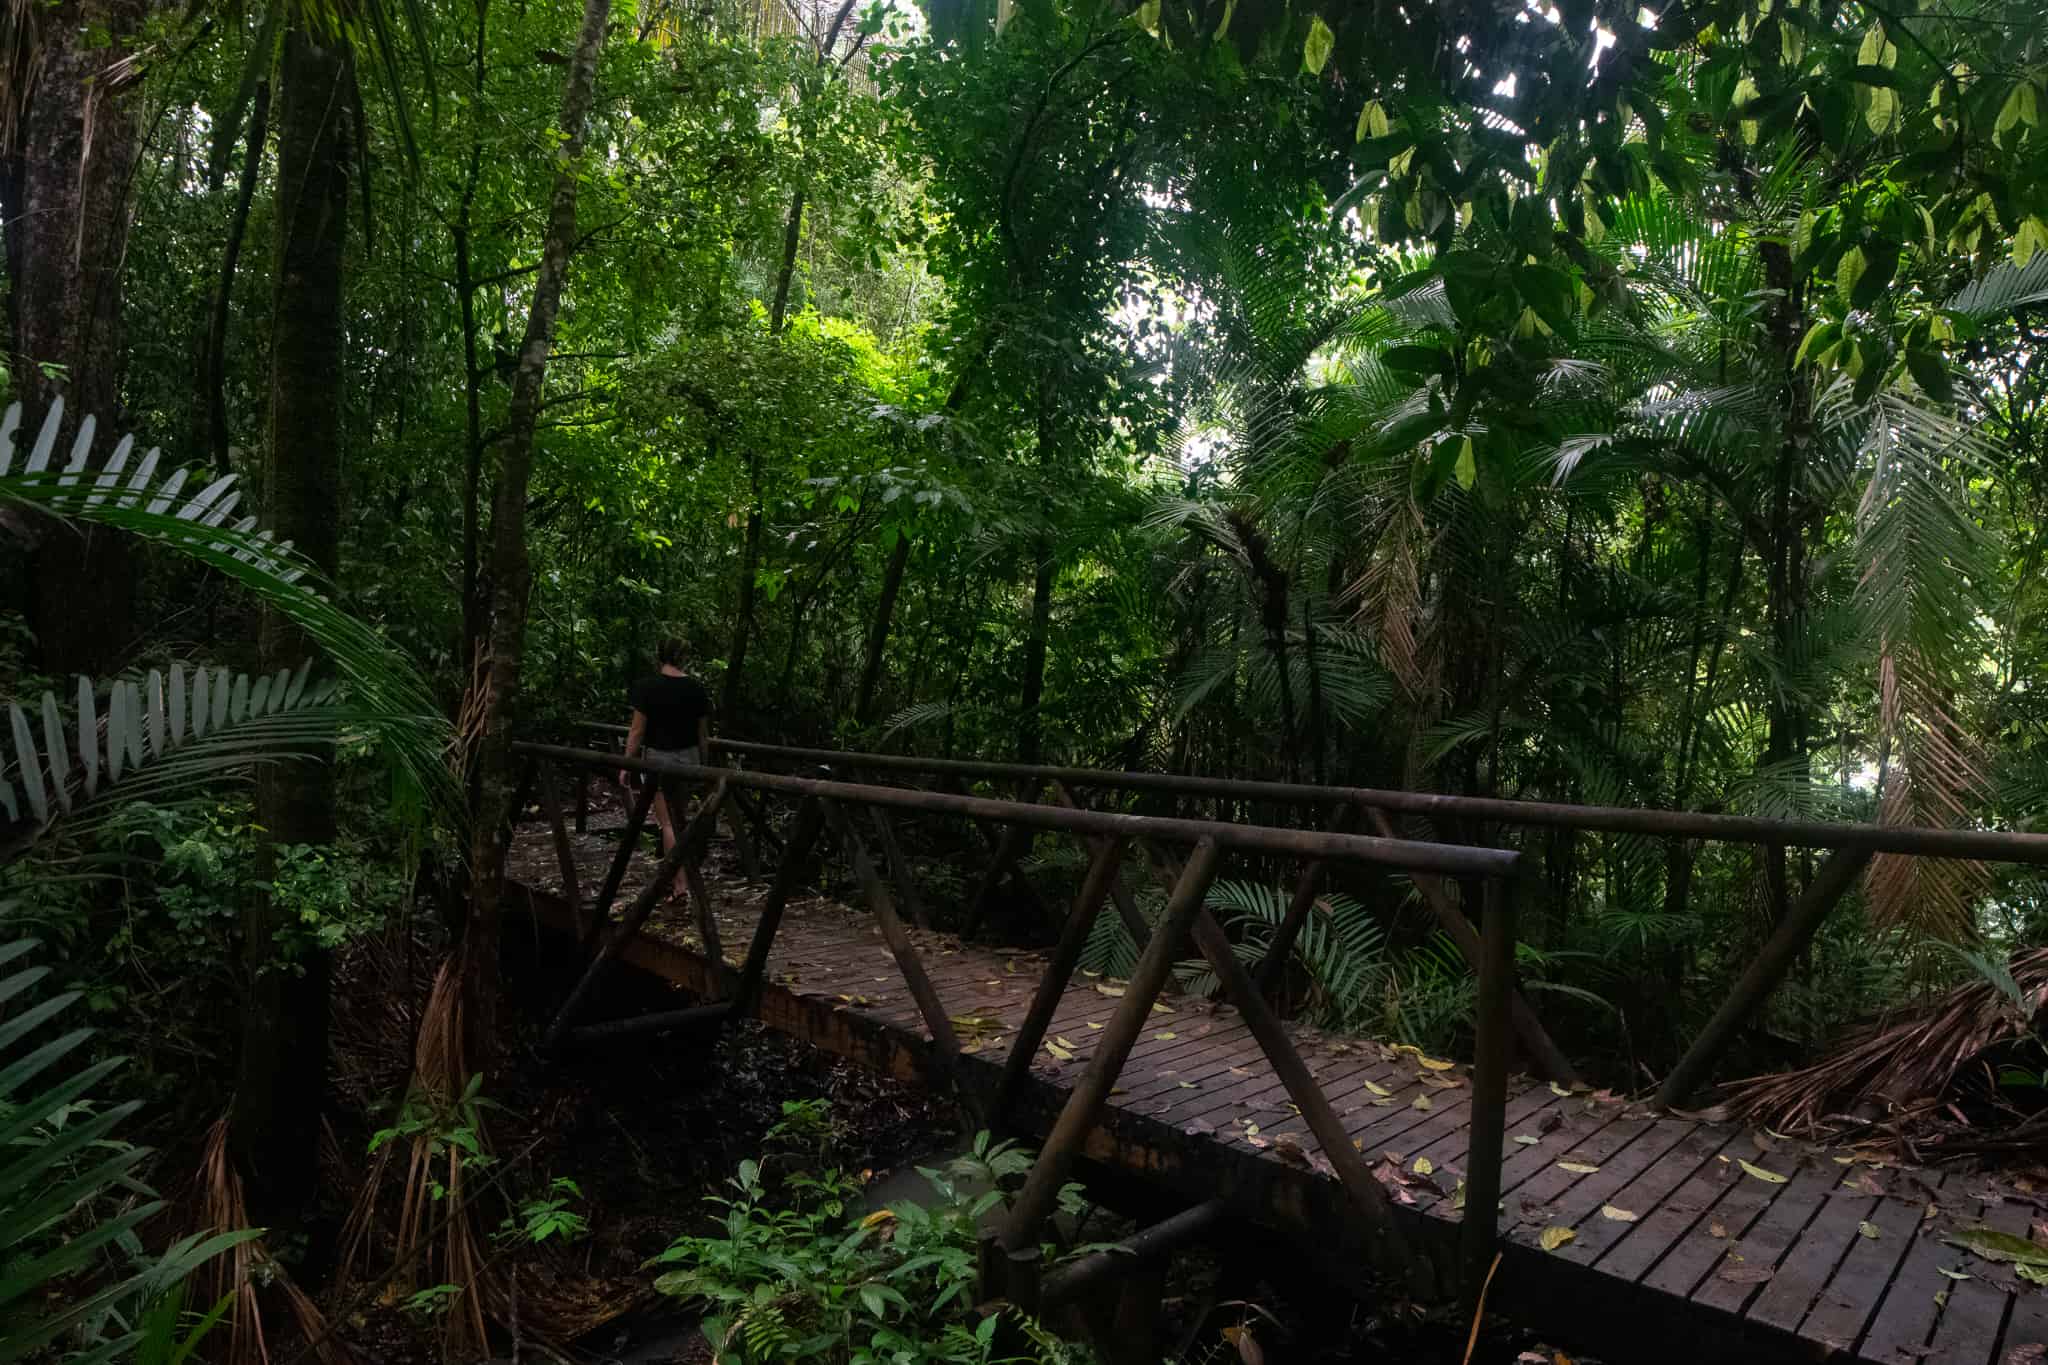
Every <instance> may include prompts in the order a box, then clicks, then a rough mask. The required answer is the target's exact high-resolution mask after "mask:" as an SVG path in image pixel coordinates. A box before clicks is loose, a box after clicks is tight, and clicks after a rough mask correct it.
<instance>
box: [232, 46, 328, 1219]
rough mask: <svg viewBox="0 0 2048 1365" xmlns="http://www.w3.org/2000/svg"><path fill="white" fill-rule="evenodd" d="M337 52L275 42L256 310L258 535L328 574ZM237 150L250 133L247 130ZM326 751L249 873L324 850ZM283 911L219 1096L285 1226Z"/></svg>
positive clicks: (317, 1045)
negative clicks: (273, 137) (270, 218)
mask: <svg viewBox="0 0 2048 1365" xmlns="http://www.w3.org/2000/svg"><path fill="white" fill-rule="evenodd" d="M350 65H351V62H350V57H349V49H348V47H347V45H346V44H345V43H344V42H335V43H334V45H333V46H330V47H323V46H322V45H321V44H320V42H319V41H317V40H316V39H315V38H314V37H313V36H312V35H311V34H309V33H307V32H306V31H305V30H304V29H296V28H295V29H293V30H292V31H290V32H289V33H287V34H286V35H285V40H284V56H283V62H282V66H281V75H280V85H281V90H280V99H279V111H278V148H277V164H278V179H277V262H276V276H275V280H274V285H273V290H272V306H271V315H272V316H271V362H270V422H269V433H268V439H267V441H266V443H265V450H264V457H263V473H264V479H263V492H264V506H265V511H266V514H267V515H266V518H265V520H266V524H267V525H269V526H270V527H271V528H273V529H274V530H276V531H277V533H278V534H279V535H280V536H284V537H289V538H290V539H291V540H292V541H293V542H295V543H296V545H297V546H298V549H299V551H300V553H302V554H304V555H305V556H306V557H307V558H308V559H310V560H312V562H313V563H314V565H315V566H316V567H318V568H319V569H320V570H322V571H323V572H325V573H328V574H332V573H333V572H334V570H335V567H336V565H337V563H338V562H339V558H340V544H341V538H340V526H341V517H340V511H341V509H340V507H339V505H338V504H339V500H340V495H341V451H342V433H341V423H342V399H343V393H342V387H343V380H342V376H343V369H342V340H343V337H342V331H343V327H342V296H343V278H342V272H343V251H344V248H345V247H346V245H347V242H348V192H349V173H350V167H351V161H352V151H353V149H352V147H351V145H350V144H351V141H352V137H353V128H354V124H353V122H352V121H351V120H350V118H349V117H348V102H349V99H350V94H349V92H350V90H351V88H352V87H353V84H354V81H353V78H352V76H351V74H350ZM251 136H252V138H253V137H255V136H256V130H255V128H254V127H253V126H252V129H251ZM311 648H312V644H311V642H310V641H308V640H307V639H306V638H305V637H304V636H303V635H302V634H301V633H300V632H299V631H298V629H297V628H296V627H294V626H293V625H292V624H291V623H290V621H289V620H287V619H286V618H284V617H282V616H279V615H278V614H276V613H275V612H271V611H265V612H264V614H263V623H262V635H261V639H260V641H259V654H260V657H261V660H262V664H263V667H264V668H265V669H266V670H270V671H273V672H274V671H276V670H278V669H281V668H292V667H297V666H298V664H299V663H300V662H302V661H303V660H304V659H305V658H306V657H307V656H308V654H309V652H310V650H311ZM330 757H331V755H316V756H314V757H313V758H310V759H303V760H299V761H296V762H292V763H282V764H274V765H267V766H265V767H264V768H263V769H262V771H261V772H260V773H259V775H258V778H257V784H256V819H257V823H258V824H259V825H260V826H261V827H262V830H263V834H262V837H261V841H260V843H259V845H258V859H259V866H260V868H261V872H260V874H259V875H260V876H261V879H262V880H263V881H264V882H270V881H272V880H274V879H275V877H276V874H277V872H278V870H279V867H280V858H279V850H280V849H283V848H286V847H289V846H292V845H297V844H325V843H329V842H331V841H332V840H333V838H334V783H333V776H332V768H331V767H330V765H329V763H328V761H327V759H328V758H330ZM297 918H298V912H297V909H296V908H295V907H294V906H293V905H292V904H291V903H290V902H289V901H288V900H280V899H276V898H273V897H272V896H269V895H264V894H259V895H257V896H256V897H255V898H254V899H253V900H252V901H251V903H250V905H249V907H248V909H247V911H246V912H245V914H244V916H243V951H244V954H245V966H246V968H247V971H248V976H249V987H248V989H249V997H248V1001H247V1004H246V1006H245V1008H244V1010H243V1014H242V1051H241V1065H240V1074H239V1075H238V1077H237V1079H236V1084H235V1109H234V1122H233V1123H232V1125H231V1128H230V1131H231V1132H232V1134H233V1142H234V1147H235V1152H236V1155H237V1157H238V1158H239V1160H240V1164H241V1166H242V1170H243V1173H244V1176H245V1178H246V1179H247V1181H248V1189H249V1193H250V1207H251V1211H252V1212H253V1213H254V1215H255V1216H256V1218H257V1219H259V1220H260V1221H262V1222H266V1223H273V1224H283V1225H285V1226H291V1227H295V1226H299V1225H301V1224H302V1223H303V1222H304V1221H305V1219H306V1217H307V1215H308V1214H309V1213H311V1212H312V1210H313V1209H314V1207H315V1206H316V1204H317V1199H318V1194H319V1161H318V1154H319V1149H320V1115H321V1111H322V1109H323V1108H324V1106H325V1103H326V1089H327V1033H328V996H329V982H330V978H331V974H330V970H329V961H328V955H327V954H326V953H325V952H324V951H321V950H320V949H319V948H318V947H316V946H313V945H310V944H306V943H304V942H303V941H301V942H297V943H295V942H294V941H293V940H294V938H295V937H297V936H296V935H293V934H292V929H293V926H294V925H295V924H296V921H297Z"/></svg>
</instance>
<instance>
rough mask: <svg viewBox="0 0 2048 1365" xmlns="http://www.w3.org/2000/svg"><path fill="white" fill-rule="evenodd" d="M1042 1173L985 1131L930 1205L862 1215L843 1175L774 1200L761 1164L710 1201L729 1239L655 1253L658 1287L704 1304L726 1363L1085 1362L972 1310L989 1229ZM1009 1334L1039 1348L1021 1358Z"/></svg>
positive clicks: (1019, 1324) (1028, 1325) (1032, 1329)
mask: <svg viewBox="0 0 2048 1365" xmlns="http://www.w3.org/2000/svg"><path fill="white" fill-rule="evenodd" d="M1029 1167H1030V1158H1029V1157H1028V1156H1027V1155H1026V1154H1025V1153H1023V1152H1021V1151H1020V1150H1018V1149H1017V1148H1016V1147H1015V1146H1013V1145H1012V1144H1009V1143H991V1142H990V1141H989V1137H988V1135H987V1134H986V1133H984V1134H981V1135H980V1136H979V1137H977V1138H976V1139H975V1142H974V1144H973V1146H972V1148H971V1149H970V1150H969V1152H967V1153H966V1154H965V1155H963V1156H962V1157H960V1158H959V1159H957V1160H955V1161H953V1162H951V1163H949V1164H948V1165H947V1167H946V1168H945V1169H944V1170H943V1171H937V1170H924V1171H923V1172H922V1173H923V1174H924V1176H925V1178H926V1179H927V1180H928V1181H929V1182H930V1183H931V1185H932V1189H933V1193H934V1196H935V1198H934V1199H933V1200H932V1201H931V1202H930V1203H929V1204H925V1203H919V1202H916V1201H904V1202H899V1203H895V1204H892V1205H890V1206H889V1207H888V1208H886V1209H878V1210H876V1211H875V1212H872V1213H866V1214H863V1213H862V1212H861V1211H860V1202H859V1194H860V1190H859V1186H858V1184H857V1183H855V1182H853V1181H851V1180H848V1179H846V1178H845V1177H843V1176H838V1175H836V1174H835V1175H832V1176H829V1177H827V1178H824V1179H818V1178H813V1177H804V1176H797V1177H792V1178H791V1179H790V1180H788V1181H787V1182H785V1185H784V1188H783V1189H781V1190H775V1189H773V1188H771V1187H770V1185H769V1183H768V1181H767V1179H766V1177H765V1176H764V1174H763V1169H762V1164H761V1163H760V1162H757V1161H744V1162H741V1163H740V1168H739V1172H738V1174H737V1175H736V1176H735V1177H734V1178H733V1179H732V1180H731V1181H730V1182H728V1183H729V1184H730V1185H731V1187H732V1189H733V1191H734V1194H733V1195H732V1196H730V1197H714V1198H713V1199H712V1200H711V1204H712V1207H713V1208H714V1209H716V1210H718V1211H719V1214H718V1217H719V1223H720V1227H719V1231H718V1232H717V1233H715V1234H710V1235H706V1236H701V1237H700V1236H689V1237H682V1238H678V1239H677V1240H676V1242H675V1243H674V1244H673V1245H671V1246H670V1247H669V1248H668V1249H667V1250H666V1251H664V1252H663V1253H662V1254H661V1255H660V1256H658V1257H656V1258H655V1260H654V1262H653V1264H654V1265H656V1266H658V1267H667V1269H665V1270H663V1272H662V1274H661V1275H660V1276H659V1278H657V1279H656V1281H655V1287H656V1288H657V1289H658V1290H660V1291H661V1292H662V1293H664V1294H667V1295H669V1296H671V1297H673V1298H676V1299H678V1300H682V1301H684V1302H686V1303H695V1304H701V1305H702V1306H703V1308H704V1311H705V1317H704V1322H703V1332H704V1336H705V1339H706V1341H708V1342H709V1343H710V1345H711V1349H712V1353H713V1358H714V1359H716V1360H717V1361H719V1362H720V1363H721V1365H739V1363H740V1362H755V1361H771V1360H819V1361H827V1362H844V1363H845V1365H880V1363H881V1362H905V1361H914V1362H922V1361H931V1362H961V1363H963V1365H965V1363H966V1362H974V1363H975V1365H984V1363H986V1362H994V1361H997V1360H1023V1361H1041V1362H1064V1361H1072V1360H1078V1359H1080V1357H1079V1356H1078V1355H1077V1354H1076V1352H1075V1351H1074V1349H1073V1348H1071V1347H1069V1346H1066V1345H1064V1344H1063V1343H1061V1342H1060V1341H1059V1340H1058V1339H1057V1338H1055V1337H1053V1336H1051V1335H1050V1334H1049V1333H1047V1332H1046V1331H1045V1330H1044V1329H1043V1328H1042V1327H1040V1326H1039V1325H1038V1324H1036V1323H1034V1322H1031V1321H1030V1320H1028V1319H1025V1318H1022V1317H1021V1316H1020V1315H1018V1314H1016V1313H1015V1312H1014V1310H1012V1311H1008V1312H1004V1313H999V1314H991V1315H989V1316H987V1317H977V1315H976V1314H975V1313H974V1312H973V1311H972V1302H971V1299H970V1297H969V1295H970V1293H971V1291H972V1289H973V1286H974V1281H975V1242H976V1229H977V1228H978V1227H979V1225H980V1222H981V1220H982V1219H983V1217H985V1216H986V1215H988V1214H990V1213H991V1212H992V1211H993V1210H996V1209H999V1208H1001V1207H1004V1206H1005V1204H1006V1195H1005V1192H1004V1186H1005V1185H1006V1184H1008V1183H1011V1182H1014V1181H1015V1180H1016V1179H1017V1178H1018V1177H1020V1176H1021V1175H1022V1174H1023V1173H1024V1172H1025V1171H1026V1170H1028V1169H1029ZM1048 1250H1050V1249H1048ZM1006 1324H1007V1325H1008V1326H1009V1327H1010V1328H1011V1329H1013V1331H1012V1332H1011V1333H1005V1332H1004V1329H1005V1326H1006ZM999 1334H1002V1335H999ZM1005 1335H1021V1336H1022V1338H1023V1339H1024V1340H1025V1341H1027V1342H1028V1343H1029V1347H1028V1349H1026V1350H1025V1351H1024V1352H1023V1353H1022V1354H1016V1353H1013V1352H1011V1351H1010V1349H1009V1348H1008V1347H1006V1346H1005V1345H1004V1336H1005Z"/></svg>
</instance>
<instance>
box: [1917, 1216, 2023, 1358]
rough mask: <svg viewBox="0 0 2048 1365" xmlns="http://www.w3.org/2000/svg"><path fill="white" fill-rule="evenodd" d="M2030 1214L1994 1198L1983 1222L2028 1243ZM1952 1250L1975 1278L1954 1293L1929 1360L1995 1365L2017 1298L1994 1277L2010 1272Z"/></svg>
mask: <svg viewBox="0 0 2048 1365" xmlns="http://www.w3.org/2000/svg"><path fill="white" fill-rule="evenodd" d="M2028 1212H2029V1209H2028V1206H2026V1205H2024V1204H2013V1203H2003V1202H1999V1201H1998V1200H1997V1199H1996V1196H1994V1197H1993V1199H1992V1200H1990V1201H1987V1202H1986V1203H1985V1206H1984V1215H1983V1221H1984V1223H1985V1224H1986V1226H1989V1227H1993V1228H1996V1229H1997V1230H1998V1231H2000V1232H2010V1233H2012V1234H2014V1235H2015V1236H2020V1237H2024V1236H2025V1235H2026V1232H2027V1214H2028ZM1949 1250H1951V1251H1956V1258H1957V1261H1958V1262H1959V1263H1960V1264H1962V1266H1963V1268H1964V1269H1965V1270H1966V1271H1968V1272H1969V1274H1970V1276H1971V1278H1970V1279H1967V1280H1958V1281H1956V1284H1955V1287H1954V1288H1953V1289H1951V1290H1949V1291H1948V1301H1947V1302H1946V1304H1944V1305H1943V1307H1942V1309H1941V1316H1940V1317H1939V1318H1938V1319H1937V1320H1936V1321H1935V1324H1934V1334H1933V1336H1932V1337H1931V1338H1930V1339H1929V1341H1928V1345H1929V1346H1930V1347H1932V1349H1931V1350H1930V1351H1929V1352H1928V1353H1927V1355H1926V1356H1925V1357H1923V1359H1925V1360H1927V1361H1928V1362H1929V1365H1989V1362H1991V1361H1992V1360H1994V1359H1995V1357H1994V1356H1993V1355H1992V1352H1993V1351H1995V1350H1996V1349H1997V1348H1998V1335H1999V1330H2000V1329H2001V1328H2002V1327H2003V1326H2004V1324H2005V1310H2006V1305H2007V1304H2008V1303H2010V1302H2011V1300H2012V1297H2013V1296H2012V1294H2011V1293H2010V1292H2009V1291H2008V1290H2007V1289H2006V1288H2005V1284H2004V1282H2003V1281H2002V1280H1995V1279H1993V1278H1992V1276H1993V1275H2000V1276H2003V1275H2004V1274H2005V1273H2006V1272H2004V1271H2002V1270H2001V1269H2000V1268H1998V1267H1996V1266H1993V1265H1990V1264H1988V1263H1987V1262H1984V1261H1982V1260H1979V1259H1978V1258H1977V1257H1975V1256H1972V1255H1970V1254H1968V1253H1967V1252H1963V1251H1959V1250H1957V1249H1956V1248H1954V1247H1951V1248H1949Z"/></svg>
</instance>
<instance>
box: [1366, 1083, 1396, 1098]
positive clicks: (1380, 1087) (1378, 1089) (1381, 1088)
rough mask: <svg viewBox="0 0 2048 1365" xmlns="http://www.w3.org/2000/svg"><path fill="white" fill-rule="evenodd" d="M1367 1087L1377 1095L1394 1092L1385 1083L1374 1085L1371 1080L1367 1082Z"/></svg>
mask: <svg viewBox="0 0 2048 1365" xmlns="http://www.w3.org/2000/svg"><path fill="white" fill-rule="evenodd" d="M1365 1088H1366V1089H1367V1090H1370V1091H1372V1093H1373V1094H1375V1095H1391V1094H1393V1093H1394V1092H1393V1091H1391V1090H1389V1089H1387V1088H1386V1087H1385V1086H1383V1085H1374V1084H1373V1083H1372V1082H1371V1081H1367V1082H1366V1083H1365Z"/></svg>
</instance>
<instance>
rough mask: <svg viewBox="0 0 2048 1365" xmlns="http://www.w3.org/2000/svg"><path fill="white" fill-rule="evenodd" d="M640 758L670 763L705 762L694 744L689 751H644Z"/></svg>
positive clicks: (641, 752)
mask: <svg viewBox="0 0 2048 1365" xmlns="http://www.w3.org/2000/svg"><path fill="white" fill-rule="evenodd" d="M640 756H641V757H642V758H658V759H665V760H666V761H668V762H670V763H701V762H703V759H702V758H701V757H700V756H699V755H698V753H697V746H696V745H694V744H692V745H691V746H690V747H689V748H687V749H642V750H641V751H640Z"/></svg>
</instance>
